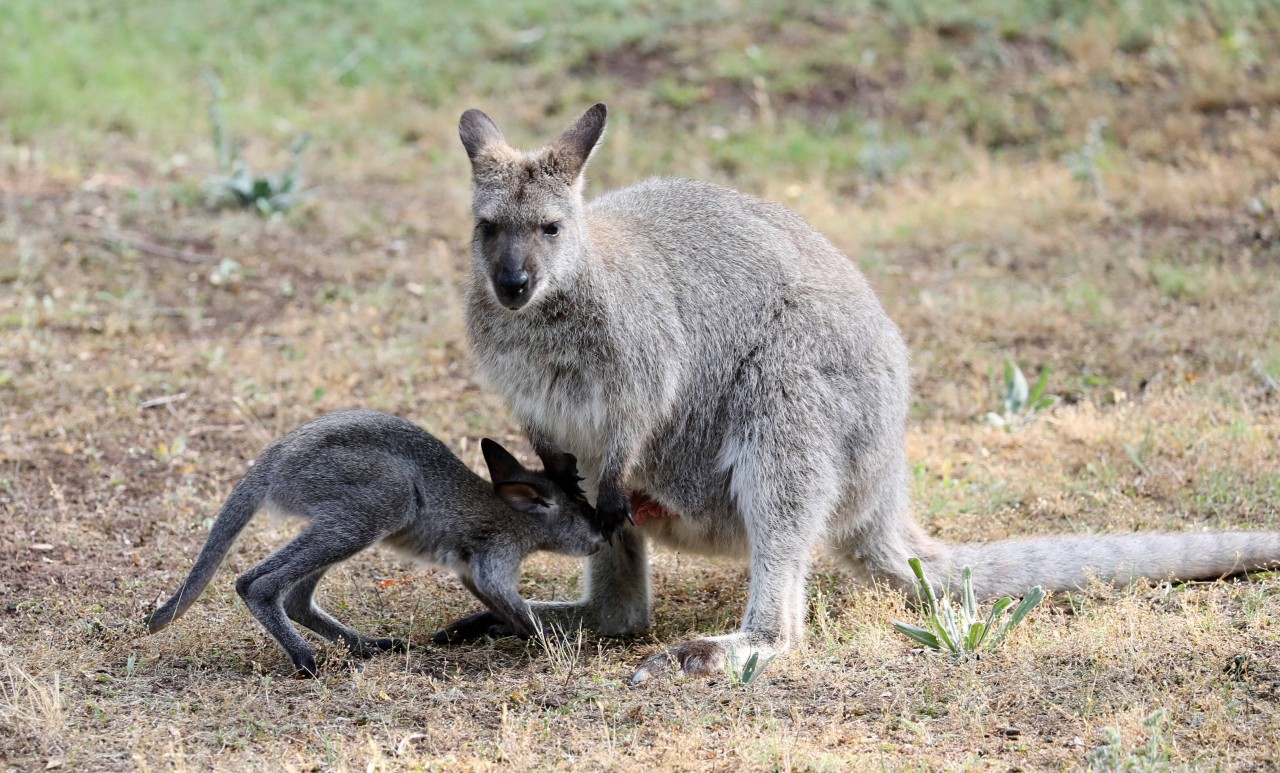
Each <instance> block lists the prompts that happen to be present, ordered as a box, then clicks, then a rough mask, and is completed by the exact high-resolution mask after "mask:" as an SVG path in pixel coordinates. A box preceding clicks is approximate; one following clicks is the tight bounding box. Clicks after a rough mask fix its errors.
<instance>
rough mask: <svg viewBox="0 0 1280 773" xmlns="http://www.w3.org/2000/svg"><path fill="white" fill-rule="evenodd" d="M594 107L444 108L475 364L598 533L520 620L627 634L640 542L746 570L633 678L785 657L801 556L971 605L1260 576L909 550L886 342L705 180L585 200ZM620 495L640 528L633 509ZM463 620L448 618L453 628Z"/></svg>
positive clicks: (1272, 541)
mask: <svg viewBox="0 0 1280 773" xmlns="http://www.w3.org/2000/svg"><path fill="white" fill-rule="evenodd" d="M605 119H606V109H605V106H604V105H603V104H597V105H595V106H594V107H592V108H591V109H589V110H587V111H586V113H585V114H583V115H582V116H581V117H580V118H578V119H577V120H576V121H575V122H574V123H573V124H572V125H571V126H569V127H568V129H567V130H566V131H565V132H564V133H563V134H562V135H560V137H558V138H557V139H556V140H555V141H554V142H552V143H551V144H550V145H549V146H547V147H544V148H542V149H540V150H535V151H532V152H524V151H519V150H516V149H514V148H512V147H511V146H510V145H508V144H507V142H506V141H505V139H504V138H503V135H502V133H501V132H500V131H499V130H498V128H497V126H496V125H495V124H494V123H493V121H492V120H490V119H489V117H488V116H486V115H485V114H484V113H482V112H480V111H478V110H468V111H467V112H465V113H464V114H463V115H462V119H461V121H460V124H459V134H460V136H461V139H462V144H463V146H464V148H465V149H466V152H467V155H468V157H469V158H470V160H471V170H472V185H473V213H474V215H475V230H474V234H473V240H472V262H471V271H470V276H469V279H468V280H467V284H466V291H465V322H466V330H467V336H468V339H469V342H470V346H471V350H472V352H473V354H474V358H475V362H476V364H477V368H478V370H479V372H480V373H481V375H482V376H483V377H484V378H485V379H486V380H487V381H488V382H489V383H490V384H492V385H493V386H494V387H495V388H496V389H497V391H498V392H500V393H501V395H502V397H503V398H505V400H506V402H507V404H508V405H509V406H510V407H511V410H512V412H513V413H514V415H515V416H516V418H517V419H518V421H519V422H520V423H521V424H522V426H523V429H524V430H525V431H526V433H527V434H528V436H529V438H530V440H531V441H532V443H533V446H534V449H535V450H536V452H537V454H538V456H539V457H540V458H541V459H542V461H543V462H544V464H545V465H546V468H547V471H548V474H550V475H552V476H554V477H556V478H558V479H567V478H570V477H576V476H575V475H574V474H573V473H572V472H571V470H570V458H571V456H570V455H572V456H576V457H577V459H578V461H579V462H581V465H582V469H583V471H584V473H585V474H586V475H587V494H588V496H589V497H590V498H591V499H592V501H594V502H595V505H596V508H597V511H598V514H599V517H600V519H601V522H602V524H603V526H604V528H605V529H606V530H607V531H609V532H610V533H613V532H615V531H616V534H614V539H613V540H612V541H611V544H610V545H609V546H608V547H606V548H605V549H603V550H601V552H599V553H597V554H596V555H595V556H593V557H592V558H591V559H590V560H589V562H588V569H587V573H586V579H587V582H586V591H585V595H584V596H583V597H582V598H581V599H580V600H578V601H576V602H555V603H544V604H536V605H535V607H534V611H535V613H536V614H538V615H540V616H542V617H545V618H549V619H552V620H555V621H556V622H557V623H559V624H562V625H573V624H578V625H585V626H590V627H593V628H595V629H596V630H597V631H599V632H601V633H603V634H623V633H627V632H631V631H637V630H640V629H643V628H645V627H646V626H647V624H648V622H649V618H650V614H651V602H650V593H649V569H648V558H647V542H646V540H647V539H649V538H651V539H653V540H656V541H658V542H660V543H663V544H666V545H668V546H671V547H674V548H676V549H679V550H684V551H691V552H704V553H717V554H730V555H736V556H740V557H744V558H747V559H749V567H750V579H749V586H748V598H747V605H746V612H745V614H744V616H743V618H742V625H741V628H740V629H739V630H738V631H737V632H734V633H730V634H726V635H722V636H714V637H710V638H702V639H697V640H694V641H690V642H686V643H683V644H678V645H677V646H675V647H673V648H671V649H668V650H666V651H665V652H661V653H658V654H657V655H654V656H653V657H651V658H649V659H647V660H646V661H644V662H643V663H642V664H641V666H640V668H639V669H638V670H637V671H636V672H635V675H634V676H633V680H634V681H643V680H644V679H647V678H649V677H651V676H654V675H656V674H658V673H660V672H662V671H664V670H667V669H670V668H672V667H673V666H676V667H678V668H679V669H680V672H681V673H682V674H683V675H685V676H693V675H699V674H707V673H711V672H714V671H718V670H720V669H722V668H723V666H724V664H725V662H726V656H727V655H728V654H729V653H730V652H732V653H733V654H734V656H735V657H736V658H738V659H746V658H748V657H749V656H750V655H751V654H752V653H760V654H762V655H767V654H773V653H780V652H785V651H787V650H789V649H791V648H793V647H795V646H796V645H797V644H798V643H799V642H800V641H801V638H802V636H803V633H804V618H805V611H806V582H807V574H808V570H809V566H810V557H811V554H812V552H813V549H814V548H815V547H817V546H819V545H822V544H825V545H826V546H827V547H828V548H829V549H830V550H831V551H833V552H834V553H835V554H836V555H837V556H839V557H841V558H842V559H843V560H844V561H846V562H847V563H848V565H849V566H850V567H851V569H852V571H853V574H854V575H855V577H856V578H857V579H859V580H863V581H880V582H886V583H889V584H891V585H893V586H896V587H898V588H902V589H909V588H911V587H912V583H913V576H912V574H911V571H910V569H909V566H908V563H907V561H908V559H909V558H910V557H912V556H918V557H919V558H920V559H921V560H922V561H923V562H924V563H925V565H926V568H927V569H928V571H929V572H930V573H931V574H932V575H933V576H935V577H939V578H942V579H943V580H944V581H945V580H946V579H947V578H954V577H957V575H958V574H959V568H960V567H962V566H964V565H970V566H972V567H973V568H974V577H975V584H976V589H977V591H978V592H979V593H981V594H983V595H985V596H997V595H1002V594H1015V595H1018V594H1023V593H1025V592H1026V591H1027V590H1029V589H1030V588H1031V587H1032V586H1033V585H1036V584H1039V585H1042V586H1044V587H1045V588H1046V589H1068V588H1075V587H1078V586H1080V585H1082V584H1083V583H1085V582H1086V581H1087V579H1088V578H1089V577H1091V576H1096V577H1099V578H1104V579H1109V580H1113V581H1116V582H1126V581H1128V580H1131V579H1136V578H1141V577H1146V578H1152V579H1164V578H1181V579H1200V578H1217V577H1220V576H1224V575H1229V574H1233V573H1239V572H1245V571H1251V570H1256V569H1262V568H1267V567H1273V566H1276V565H1277V564H1278V563H1280V534H1277V533H1269V532H1259V533H1247V532H1246V533H1213V534H1209V533H1199V534H1177V535H1128V536H1098V537H1061V538H1050V539H1031V540H1019V541H1007V542H994V543H988V544H966V545H960V546H957V547H951V546H947V545H944V544H942V543H940V542H938V541H936V540H934V539H932V538H930V537H929V536H928V535H926V534H925V533H924V531H923V530H922V529H921V528H920V527H919V526H917V525H916V523H915V522H914V521H913V520H912V518H911V516H910V514H909V503H908V480H909V475H908V467H907V460H906V453H905V446H904V436H905V427H906V420H907V408H908V404H909V398H910V385H909V370H908V354H907V348H906V345H905V344H904V342H903V339H902V336H901V334H900V333H899V331H898V328H897V327H896V326H895V325H894V323H893V322H892V321H891V320H890V319H889V317H888V315H887V314H886V313H885V310H884V308H883V307H882V306H881V304H880V302H879V300H878V298H877V297H876V295H875V293H874V292H873V291H872V289H871V287H870V286H869V284H868V283H867V280H866V279H865V278H864V277H863V275H862V274H861V273H860V272H859V271H858V269H857V268H856V267H855V266H854V263H853V262H852V261H850V260H849V259H848V258H847V257H846V256H845V255H843V254H841V252H840V251H839V250H838V249H837V248H836V247H835V246H834V245H833V244H831V242H829V241H828V240H827V239H826V238H824V237H823V236H822V235H821V234H820V233H818V231H817V230H815V229H814V228H813V227H812V226H810V225H808V224H807V223H805V222H804V221H803V220H802V219H801V218H800V217H799V216H797V215H796V214H794V213H792V212H791V211H789V210H787V209H786V208H784V207H782V206H780V205H778V204H774V203H770V202H766V201H760V200H758V199H755V198H752V197H750V196H747V195H744V194H742V193H738V192H736V191H733V190H728V189H725V188H722V187H717V186H715V185H709V184H706V183H701V182H692V181H688V180H679V179H654V180H648V181H646V182H641V183H638V184H634V185H631V186H629V187H626V188H623V189H621V190H617V191H613V192H611V193H607V194H605V195H603V196H600V197H599V198H596V199H595V200H593V201H592V202H591V203H590V204H586V203H584V199H583V187H584V170H585V168H586V165H587V161H588V159H589V158H590V156H591V154H592V152H593V151H594V150H595V148H596V146H597V144H598V143H599V141H600V138H601V136H602V134H603V132H604V128H605ZM633 494H634V495H635V497H636V498H635V505H634V506H635V507H637V508H639V507H641V506H643V510H644V512H645V514H646V516H647V517H644V518H642V519H634V518H633V517H632V515H633V514H632V510H633V501H632V498H633ZM637 512H639V510H637ZM636 520H642V521H643V522H642V523H641V524H640V525H636V523H635V522H634V521H636ZM486 619H487V618H485V616H484V615H483V614H482V615H479V616H476V617H474V618H469V619H468V620H467V621H463V622H464V623H465V625H459V624H455V626H453V627H451V628H449V629H447V630H448V631H449V632H452V633H458V634H460V635H461V636H463V637H465V636H467V635H474V634H475V633H477V632H479V631H480V630H481V629H482V628H483V625H482V623H483V622H484V621H485V620H486Z"/></svg>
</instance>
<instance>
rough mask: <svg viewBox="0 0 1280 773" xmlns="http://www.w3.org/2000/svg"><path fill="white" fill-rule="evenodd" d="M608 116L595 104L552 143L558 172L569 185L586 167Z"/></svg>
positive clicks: (603, 109) (602, 104)
mask: <svg viewBox="0 0 1280 773" xmlns="http://www.w3.org/2000/svg"><path fill="white" fill-rule="evenodd" d="M608 114H609V111H608V109H607V108H605V106H604V103H603V102H599V103H597V104H596V105H595V106H593V107H592V108H591V109H590V110H588V111H587V112H585V113H583V114H582V116H581V117H580V118H578V120H576V121H574V122H573V125H571V126H570V127H569V128H568V129H565V130H564V134H561V135H560V136H559V137H558V138H557V139H556V141H555V142H554V143H552V146H551V147H552V149H553V150H554V151H555V155H556V161H557V164H558V166H559V169H560V172H561V173H562V174H563V175H564V177H565V178H566V179H567V180H568V181H569V182H570V183H571V184H572V183H574V182H576V181H577V179H578V175H580V174H582V170H583V169H585V168H586V166H587V159H589V158H591V154H592V153H593V152H595V149H596V145H597V144H598V143H599V142H600V135H602V134H604V123H605V119H606V118H607V117H608Z"/></svg>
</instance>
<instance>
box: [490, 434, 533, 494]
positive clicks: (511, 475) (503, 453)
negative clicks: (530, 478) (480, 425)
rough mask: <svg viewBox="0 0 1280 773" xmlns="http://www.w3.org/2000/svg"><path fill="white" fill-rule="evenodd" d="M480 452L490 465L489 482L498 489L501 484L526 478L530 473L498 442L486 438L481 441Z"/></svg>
mask: <svg viewBox="0 0 1280 773" xmlns="http://www.w3.org/2000/svg"><path fill="white" fill-rule="evenodd" d="M480 452H481V453H483V454H484V463H485V464H487V465H489V480H491V481H493V486H494V488H495V489H496V488H497V487H498V485H499V484H502V483H509V482H511V481H513V480H516V479H518V478H519V479H523V478H525V477H526V476H527V475H528V473H529V471H528V470H526V469H525V468H524V465H523V464H520V460H519V459H517V458H515V457H514V456H512V455H511V452H510V451H508V450H507V449H505V448H503V447H502V446H500V445H498V443H497V441H495V440H490V439H489V438H484V439H483V440H481V441H480Z"/></svg>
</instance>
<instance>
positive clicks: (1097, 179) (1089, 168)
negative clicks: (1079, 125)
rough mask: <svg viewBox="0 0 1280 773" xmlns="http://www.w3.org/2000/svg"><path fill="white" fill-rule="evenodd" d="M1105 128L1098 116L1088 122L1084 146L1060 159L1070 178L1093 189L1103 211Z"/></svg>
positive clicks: (1105, 160) (1103, 121)
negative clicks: (1103, 131)
mask: <svg viewBox="0 0 1280 773" xmlns="http://www.w3.org/2000/svg"><path fill="white" fill-rule="evenodd" d="M1105 128H1107V119H1106V118H1103V117H1101V116H1099V117H1098V118H1094V119H1093V120H1092V121H1090V122H1089V127H1088V128H1087V129H1086V130H1085V138H1084V145H1082V146H1081V147H1080V148H1079V149H1078V150H1073V151H1071V152H1070V153H1067V154H1066V155H1064V156H1063V157H1062V163H1064V164H1066V165H1067V168H1069V169H1070V170H1071V176H1072V177H1074V178H1075V179H1076V180H1077V181H1078V182H1079V183H1081V184H1082V185H1087V186H1089V187H1091V188H1092V189H1093V195H1094V196H1096V197H1097V199H1098V203H1099V204H1101V205H1102V206H1103V208H1104V209H1107V208H1109V207H1110V205H1109V204H1108V203H1107V189H1106V187H1105V186H1104V185H1103V182H1102V170H1103V169H1104V168H1105V167H1106V165H1107V145H1106V142H1105V141H1104V140H1103V139H1102V130H1103V129H1105Z"/></svg>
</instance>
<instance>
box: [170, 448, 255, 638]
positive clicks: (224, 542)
mask: <svg viewBox="0 0 1280 773" xmlns="http://www.w3.org/2000/svg"><path fill="white" fill-rule="evenodd" d="M269 461H270V460H269V459H268V458H267V456H266V455H265V454H264V455H263V457H262V458H261V459H259V460H258V463H257V464H255V465H254V466H253V469H251V470H249V473H248V474H247V475H245V476H244V478H243V479H241V481H240V482H239V483H238V484H236V487H235V490H233V491H232V492H231V496H230V497H228V498H227V502H226V504H224V505H223V506H222V510H221V511H220V512H219V513H218V519H217V520H216V521H214V522H213V528H212V529H210V530H209V539H208V540H207V541H205V543H204V547H203V548H201V549H200V555H199V556H197V557H196V563H195V566H192V567H191V573H190V574H188V575H187V579H185V580H183V581H182V587H181V588H179V589H178V592H177V593H175V594H173V598H171V599H169V600H168V601H166V602H165V603H164V606H162V607H160V608H159V609H157V610H156V611H154V612H152V613H151V614H150V615H148V616H147V619H146V620H145V622H146V624H147V628H148V629H149V631H150V633H155V632H156V631H159V630H160V629H161V628H164V627H165V626H166V625H168V624H169V623H172V622H173V621H174V620H176V619H177V618H179V617H181V616H182V613H183V612H186V611H187V608H188V607H190V606H191V605H192V603H194V602H195V600H196V599H197V598H198V597H199V596H200V593H201V592H202V591H204V589H205V586H207V585H208V584H209V581H210V580H212V579H213V575H214V574H215V573H217V571H218V567H219V566H221V565H222V559H224V558H226V557H227V553H228V551H230V550H231V545H232V544H233V543H234V542H235V541H236V537H238V536H240V532H241V531H243V530H244V527H245V525H247V524H248V523H249V521H250V519H252V518H253V515H254V513H256V512H258V508H260V507H262V500H264V499H265V498H266V496H267V480H268V478H269V475H268V472H267V467H268V466H269Z"/></svg>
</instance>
